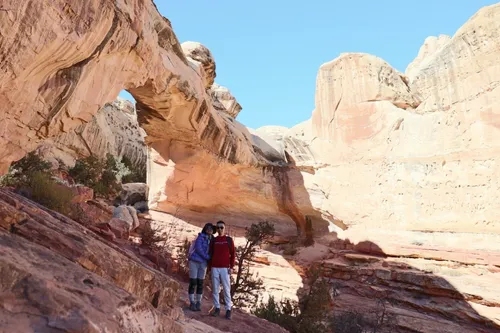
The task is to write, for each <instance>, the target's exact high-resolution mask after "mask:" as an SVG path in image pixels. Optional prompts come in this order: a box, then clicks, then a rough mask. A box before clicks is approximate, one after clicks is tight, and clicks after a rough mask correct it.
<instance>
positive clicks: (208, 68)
mask: <svg viewBox="0 0 500 333" xmlns="http://www.w3.org/2000/svg"><path fill="white" fill-rule="evenodd" d="M181 47H182V51H183V52H184V54H185V55H186V57H187V58H188V60H189V61H190V62H191V63H193V65H194V66H196V67H201V70H202V71H203V75H202V77H203V82H204V83H205V88H206V89H210V87H212V85H213V84H214V79H215V76H216V73H215V60H214V57H213V56H212V52H210V50H209V49H207V48H206V47H205V46H203V45H201V44H200V43H198V42H184V43H182V44H181Z"/></svg>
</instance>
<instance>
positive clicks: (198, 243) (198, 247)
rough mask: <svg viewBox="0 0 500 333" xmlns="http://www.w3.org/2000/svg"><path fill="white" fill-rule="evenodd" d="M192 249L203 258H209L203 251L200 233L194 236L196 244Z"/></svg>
mask: <svg viewBox="0 0 500 333" xmlns="http://www.w3.org/2000/svg"><path fill="white" fill-rule="evenodd" d="M194 250H195V252H196V253H198V255H199V256H200V257H202V258H203V259H205V260H207V261H208V260H209V259H210V255H209V254H208V253H205V252H204V251H203V236H201V235H200V236H198V238H196V244H195V246H194Z"/></svg>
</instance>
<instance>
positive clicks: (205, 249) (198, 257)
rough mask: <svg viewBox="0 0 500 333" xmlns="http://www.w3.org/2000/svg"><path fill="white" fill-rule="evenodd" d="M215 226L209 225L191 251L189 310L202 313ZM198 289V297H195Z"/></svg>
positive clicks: (205, 227) (204, 228)
mask: <svg viewBox="0 0 500 333" xmlns="http://www.w3.org/2000/svg"><path fill="white" fill-rule="evenodd" d="M214 229H215V227H214V225H213V224H212V223H207V224H205V226H204V227H203V230H202V231H201V232H200V233H199V234H198V237H197V238H196V240H195V241H194V242H193V244H192V245H191V247H190V249H189V256H188V260H189V261H188V264H189V265H188V266H189V290H188V292H189V303H190V304H189V309H190V310H192V311H201V299H202V295H203V280H204V279H205V275H206V273H207V265H208V261H209V260H210V252H209V250H210V241H211V239H212V234H213V233H214ZM195 289H196V295H195V293H194V292H195Z"/></svg>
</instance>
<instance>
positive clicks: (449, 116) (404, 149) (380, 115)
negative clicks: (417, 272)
mask: <svg viewBox="0 0 500 333" xmlns="http://www.w3.org/2000/svg"><path fill="white" fill-rule="evenodd" d="M499 28H500V5H498V4H497V5H493V6H489V7H485V8H483V9H481V10H480V11H479V12H478V13H477V14H476V15H474V16H473V17H472V18H471V19H470V20H469V21H468V22H467V23H465V24H464V25H463V26H462V27H461V28H460V29H459V30H458V31H457V33H456V34H455V35H454V36H453V38H451V39H450V40H449V41H446V38H445V37H443V38H441V39H440V40H438V41H437V42H436V45H435V46H432V47H429V48H426V47H425V46H424V51H421V52H420V55H419V57H417V59H416V61H415V62H414V63H413V64H412V65H410V67H409V69H408V71H409V76H410V77H409V79H406V78H404V76H403V75H402V74H400V73H398V72H397V71H395V70H394V69H392V68H390V67H389V66H388V65H387V64H386V63H385V62H383V61H382V60H380V59H378V58H375V57H372V56H368V55H362V54H345V55H342V56H341V57H339V58H338V59H336V60H334V61H333V62H330V63H327V64H325V65H323V66H322V67H321V69H320V71H319V73H318V77H317V93H316V110H315V111H314V113H313V116H312V133H311V135H310V137H309V138H308V140H309V141H307V140H306V141H307V142H310V143H311V144H312V145H313V146H315V147H317V148H318V149H319V146H320V145H322V144H325V143H327V147H328V148H327V149H328V150H326V151H325V150H323V148H321V150H322V154H321V161H322V162H323V163H324V164H325V167H324V168H320V169H319V170H318V171H317V172H316V175H315V178H314V183H315V184H318V185H320V188H321V189H322V190H323V191H324V192H325V193H326V196H327V197H328V200H327V205H325V206H324V209H325V210H327V211H329V212H331V213H332V214H334V215H335V216H337V217H338V218H340V219H342V220H343V221H344V222H345V223H346V224H347V225H349V226H355V225H358V226H360V227H362V228H366V227H370V226H390V228H397V229H406V230H430V231H464V232H494V233H498V232H499V230H500V229H499V225H498V223H497V222H496V215H497V213H498V211H499V210H500V206H499V202H500V201H499V197H498V195H499V192H498V191H497V189H498V187H499V186H500V185H499V183H498V179H499V176H500V174H499V172H500V169H499V168H498V165H497V164H498V162H497V157H498V156H499V155H498V154H499V152H500V145H499V141H498V139H497V138H498V137H499V135H500V132H499V123H498V119H500V118H499V116H498V114H497V113H498V112H497V111H496V110H495V105H498V103H500V90H499V89H498V86H499V85H500V79H499V78H500V64H499V63H498V61H497V60H496V59H497V58H498V48H499V47H500V38H499V37H498V34H497V31H498V29H499ZM427 43H428V44H429V43H430V42H429V41H427ZM426 49H428V51H425V50H426ZM316 177H317V178H316ZM306 187H308V184H306Z"/></svg>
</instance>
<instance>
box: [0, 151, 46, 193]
mask: <svg viewBox="0 0 500 333" xmlns="http://www.w3.org/2000/svg"><path fill="white" fill-rule="evenodd" d="M50 169H51V164H50V162H46V161H44V160H42V159H41V158H40V156H38V154H36V153H35V152H29V153H28V154H27V155H26V156H25V157H23V158H22V159H20V160H19V161H16V162H14V163H12V164H11V166H10V168H9V172H8V173H7V174H6V175H4V176H2V177H0V186H12V187H16V188H20V187H29V185H30V182H31V177H32V175H33V174H34V173H36V172H41V173H44V174H47V175H49V174H50Z"/></svg>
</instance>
